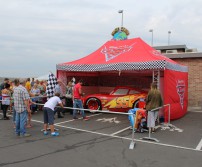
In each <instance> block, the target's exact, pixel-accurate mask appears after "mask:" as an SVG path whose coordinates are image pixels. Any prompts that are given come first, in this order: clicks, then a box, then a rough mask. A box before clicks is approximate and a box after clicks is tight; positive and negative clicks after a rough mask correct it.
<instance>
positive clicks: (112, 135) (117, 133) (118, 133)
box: [111, 126, 131, 136]
mask: <svg viewBox="0 0 202 167" xmlns="http://www.w3.org/2000/svg"><path fill="white" fill-rule="evenodd" d="M130 128H131V126H129V127H127V128H125V129H122V130H119V131H117V132H115V133H112V134H111V136H114V135H116V134H119V133H121V132H123V131H126V130H128V129H130Z"/></svg>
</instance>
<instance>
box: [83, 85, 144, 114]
mask: <svg viewBox="0 0 202 167" xmlns="http://www.w3.org/2000/svg"><path fill="white" fill-rule="evenodd" d="M146 96H147V92H146V91H143V90H139V89H136V88H132V87H128V86H117V87H115V89H114V90H113V91H112V92H111V93H109V94H91V95H87V96H85V97H83V104H84V108H86V109H90V110H109V111H117V112H127V111H128V110H129V109H131V108H135V107H137V108H143V107H144V106H145V98H146Z"/></svg>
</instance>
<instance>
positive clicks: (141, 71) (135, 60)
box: [57, 38, 188, 119]
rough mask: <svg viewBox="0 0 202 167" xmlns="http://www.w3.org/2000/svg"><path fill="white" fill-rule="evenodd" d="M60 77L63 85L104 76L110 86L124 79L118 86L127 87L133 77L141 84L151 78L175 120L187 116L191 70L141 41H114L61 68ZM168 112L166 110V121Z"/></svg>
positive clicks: (59, 65) (132, 81) (58, 65)
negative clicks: (75, 80) (124, 85)
mask: <svg viewBox="0 0 202 167" xmlns="http://www.w3.org/2000/svg"><path fill="white" fill-rule="evenodd" d="M57 76H58V78H60V79H62V80H63V81H67V79H69V78H70V77H72V76H78V77H82V76H83V77H85V79H86V76H94V77H96V76H97V80H99V81H100V78H101V77H102V76H110V78H107V82H108V83H110V80H111V79H112V81H113V82H115V79H118V80H119V78H120V77H121V76H123V77H124V79H122V80H124V82H123V81H120V80H119V81H118V83H127V84H128V82H126V80H130V81H131V83H134V79H133V78H130V77H131V76H136V77H138V78H139V79H138V81H139V80H141V79H140V78H141V77H144V78H145V79H146V78H147V79H148V78H149V80H147V82H148V81H149V84H150V83H151V82H153V81H156V82H158V84H159V88H160V89H161V92H162V94H163V97H164V104H170V105H171V119H177V118H180V117H182V116H183V115H184V114H185V113H186V112H187V100H188V93H187V92H188V68H187V67H186V66H182V65H180V64H178V63H176V62H174V61H173V60H171V59H169V58H167V57H165V56H164V55H162V54H160V53H159V52H158V51H156V50H155V49H153V48H152V47H151V46H149V45H148V44H146V43H145V42H144V41H143V40H142V39H140V38H134V39H127V40H118V41H117V40H110V41H108V42H106V43H105V44H104V45H102V46H101V47H100V48H99V49H98V50H96V51H95V52H93V53H91V54H90V55H88V56H86V57H83V58H81V59H78V60H75V61H72V62H67V63H61V64H57ZM112 76H116V77H115V78H113V77H112ZM127 78H128V79H127ZM94 79H95V78H94ZM102 81H103V80H102ZM112 81H111V82H112ZM136 81H137V80H136ZM144 81H145V80H143V81H141V83H140V82H138V84H139V85H140V84H142V85H147V88H148V87H149V86H148V85H149V84H145V83H144ZM131 83H130V84H131ZM94 85H95V86H96V83H94ZM136 86H137V84H136ZM167 112H168V110H167V109H166V110H165V117H166V116H167V115H168V113H167Z"/></svg>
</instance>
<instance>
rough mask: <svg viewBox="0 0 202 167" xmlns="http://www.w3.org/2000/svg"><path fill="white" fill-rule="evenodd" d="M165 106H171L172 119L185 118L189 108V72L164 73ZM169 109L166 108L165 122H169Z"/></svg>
mask: <svg viewBox="0 0 202 167" xmlns="http://www.w3.org/2000/svg"><path fill="white" fill-rule="evenodd" d="M164 74H165V75H164V104H170V119H171V120H173V119H178V118H181V117H182V116H184V115H185V114H186V112H187V106H188V72H178V71H172V70H165V71H164ZM168 115H169V112H168V107H166V108H165V112H164V117H165V121H167V120H168V118H169V117H168Z"/></svg>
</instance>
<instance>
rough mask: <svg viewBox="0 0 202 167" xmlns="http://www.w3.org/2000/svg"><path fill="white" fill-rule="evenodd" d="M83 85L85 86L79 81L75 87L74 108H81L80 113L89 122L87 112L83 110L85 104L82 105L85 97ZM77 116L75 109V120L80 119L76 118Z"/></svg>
mask: <svg viewBox="0 0 202 167" xmlns="http://www.w3.org/2000/svg"><path fill="white" fill-rule="evenodd" d="M82 84H83V80H79V82H78V83H77V84H76V85H75V86H74V88H73V108H80V109H81V110H80V112H81V114H82V117H83V120H85V121H87V120H89V118H88V117H86V116H85V112H84V110H82V109H83V104H82V100H81V98H82V96H83V95H84V93H83V92H82ZM76 114H77V110H76V109H74V110H73V119H78V118H77V117H76Z"/></svg>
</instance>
